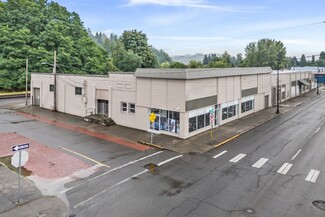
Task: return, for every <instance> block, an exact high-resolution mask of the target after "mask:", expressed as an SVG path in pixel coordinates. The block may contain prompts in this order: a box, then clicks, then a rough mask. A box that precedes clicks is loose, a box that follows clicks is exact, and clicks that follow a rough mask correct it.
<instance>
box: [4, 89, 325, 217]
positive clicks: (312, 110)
mask: <svg viewBox="0 0 325 217" xmlns="http://www.w3.org/2000/svg"><path fill="white" fill-rule="evenodd" d="M1 103H2V104H4V103H6V102H4V101H2V102H0V106H1ZM0 115H1V119H0V133H8V132H16V134H19V135H20V136H22V137H23V138H28V139H32V140H33V141H37V142H38V143H40V144H41V145H44V146H47V147H50V148H51V149H54V150H56V151H57V152H58V153H64V154H66V155H69V156H73V157H74V158H76V159H78V160H80V161H82V162H84V163H86V164H87V165H89V166H88V167H87V168H92V170H87V171H88V172H84V174H80V173H73V174H72V175H71V176H70V177H69V178H66V177H59V178H58V179H52V180H45V181H44V180H42V179H41V178H39V177H33V178H31V179H32V180H33V181H34V182H35V183H36V184H37V186H38V187H39V188H40V189H41V190H42V192H43V193H46V194H50V195H55V196H58V197H59V198H61V199H62V200H63V201H64V202H65V203H66V205H67V206H68V207H69V209H70V213H71V214H76V216H77V217H80V216H81V217H88V216H98V217H107V216H109V217H120V216H122V217H128V216H132V217H146V216H148V217H151V216H169V217H172V216H175V217H176V216H177V217H179V216H193V217H194V216H206V217H210V216H218V217H223V216H244V217H245V216H248V217H250V216H261V217H268V216H270V217H271V216H274V217H275V216H287V217H289V216H290V217H294V216H324V215H325V211H324V210H321V209H319V208H317V207H315V206H314V205H313V202H314V201H317V200H323V201H325V188H324V184H323V183H325V176H324V173H325V170H324V169H323V165H324V164H325V158H324V157H323V156H324V154H325V147H324V143H323V141H324V140H325V127H324V124H325V95H324V94H323V95H320V96H317V97H315V98H313V99H312V100H311V101H309V102H307V103H305V104H302V105H301V106H299V107H296V108H294V109H292V110H291V111H289V112H287V113H285V114H283V115H281V116H279V117H277V118H275V119H273V120H272V121H270V122H268V123H266V124H264V125H261V126H260V127H257V128H255V129H254V130H252V131H250V132H248V133H245V134H243V135H242V136H240V137H238V138H237V139H235V140H233V141H231V142H229V143H226V144H225V145H223V146H221V147H219V148H217V149H214V150H212V151H210V152H208V153H205V154H201V155H195V154H193V155H190V154H188V155H180V154H178V153H174V152H170V151H166V150H164V151H160V150H155V149H151V150H146V151H138V150H134V149H131V148H128V147H124V146H121V145H117V144H114V143H110V142H107V141H103V140H100V139H97V138H94V137H91V136H88V135H84V134H82V133H78V132H72V131H69V130H66V129H62V128H59V127H57V126H53V125H49V124H46V123H41V122H38V121H30V120H28V119H26V118H24V117H22V116H19V115H17V114H15V113H14V112H13V111H11V110H6V109H0ZM59 147H63V148H64V149H62V148H59ZM60 156H61V155H60ZM61 160H64V159H63V158H62V159H61ZM77 165H79V164H76V168H77ZM50 169H51V168H50ZM50 172H51V173H56V170H51V171H50ZM314 203H315V202H314ZM315 204H316V203H315ZM320 207H321V208H322V207H324V208H325V205H322V204H320Z"/></svg>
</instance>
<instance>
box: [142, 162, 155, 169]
mask: <svg viewBox="0 0 325 217" xmlns="http://www.w3.org/2000/svg"><path fill="white" fill-rule="evenodd" d="M156 167H157V165H156V164H153V163H149V164H146V165H144V168H146V169H148V170H154V169H155V168H156Z"/></svg>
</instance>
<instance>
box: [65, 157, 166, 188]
mask: <svg viewBox="0 0 325 217" xmlns="http://www.w3.org/2000/svg"><path fill="white" fill-rule="evenodd" d="M161 153H163V151H158V152H155V153H153V154H150V155H147V156H144V157H142V158H139V159H137V160H134V161H130V162H128V163H126V164H123V165H121V166H118V167H115V168H113V169H111V170H109V171H107V172H105V173H102V174H100V175H98V176H95V177H93V178H90V179H88V180H87V182H90V181H92V180H95V179H98V178H100V177H102V176H104V175H107V174H109V173H111V172H114V171H116V170H119V169H122V168H124V167H127V166H129V165H131V164H135V163H137V162H140V161H143V160H145V159H147V158H150V157H153V156H155V155H158V154H161ZM82 184H84V183H80V184H78V185H75V186H73V187H71V188H67V189H65V190H63V191H61V192H60V194H63V193H65V192H67V191H70V190H72V189H74V188H76V187H78V186H80V185H82Z"/></svg>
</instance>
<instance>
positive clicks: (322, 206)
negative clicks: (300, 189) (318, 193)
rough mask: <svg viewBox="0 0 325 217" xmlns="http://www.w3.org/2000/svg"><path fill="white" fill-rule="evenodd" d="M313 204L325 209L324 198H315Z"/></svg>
mask: <svg viewBox="0 0 325 217" xmlns="http://www.w3.org/2000/svg"><path fill="white" fill-rule="evenodd" d="M313 205H314V206H315V207H316V208H318V209H320V210H323V211H325V201H323V200H314V201H313Z"/></svg>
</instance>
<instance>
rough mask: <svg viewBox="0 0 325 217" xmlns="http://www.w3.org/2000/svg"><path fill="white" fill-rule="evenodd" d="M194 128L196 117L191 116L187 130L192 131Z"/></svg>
mask: <svg viewBox="0 0 325 217" xmlns="http://www.w3.org/2000/svg"><path fill="white" fill-rule="evenodd" d="M195 130H196V117H192V118H190V119H189V132H193V131H195Z"/></svg>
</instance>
